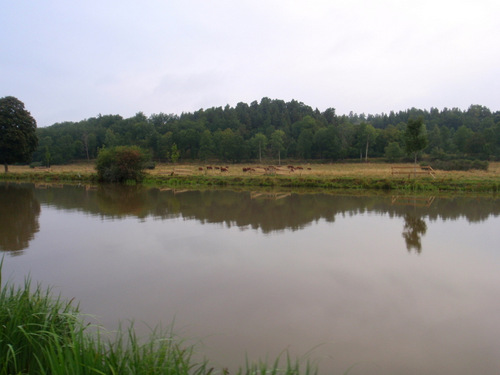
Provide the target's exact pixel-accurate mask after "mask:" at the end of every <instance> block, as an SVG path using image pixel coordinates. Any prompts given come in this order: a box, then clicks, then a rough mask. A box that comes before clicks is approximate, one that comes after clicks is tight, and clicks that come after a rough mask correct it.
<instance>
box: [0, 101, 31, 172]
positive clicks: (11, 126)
mask: <svg viewBox="0 0 500 375" xmlns="http://www.w3.org/2000/svg"><path fill="white" fill-rule="evenodd" d="M37 145H38V137H37V135H36V121H35V119H34V118H33V117H32V116H31V114H30V113H29V112H28V111H27V110H26V109H25V108H24V103H23V102H21V101H20V100H19V99H17V98H15V97H13V96H6V97H4V98H1V99H0V162H2V163H3V165H4V167H5V173H7V172H8V171H9V167H8V165H9V164H12V163H17V162H29V161H30V159H31V156H32V155H33V152H35V150H36V147H37Z"/></svg>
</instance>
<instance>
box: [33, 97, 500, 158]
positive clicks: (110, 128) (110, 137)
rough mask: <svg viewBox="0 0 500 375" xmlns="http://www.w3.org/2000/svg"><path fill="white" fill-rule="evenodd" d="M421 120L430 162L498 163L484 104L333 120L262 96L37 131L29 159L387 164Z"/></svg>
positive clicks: (330, 113) (493, 120) (499, 133)
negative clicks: (127, 152)
mask: <svg viewBox="0 0 500 375" xmlns="http://www.w3.org/2000/svg"><path fill="white" fill-rule="evenodd" d="M419 117H421V118H423V121H424V124H425V129H426V133H427V139H428V144H427V147H426V148H425V150H423V154H424V155H425V156H426V157H428V158H430V159H440V160H445V159H453V158H470V159H481V160H500V112H499V111H497V112H491V111H490V110H489V109H488V108H486V107H484V106H481V105H471V106H470V107H469V108H468V109H467V110H466V111H463V110H460V109H457V108H453V109H447V108H445V109H443V110H438V109H436V108H431V109H430V111H428V110H421V109H415V108H411V109H408V110H406V111H400V112H397V113H396V112H390V113H389V114H379V115H364V114H361V115H358V114H353V113H350V114H349V115H337V114H336V113H335V109H334V108H328V109H326V110H325V111H324V112H320V111H319V110H318V109H313V108H312V107H310V106H308V105H305V104H304V103H301V102H298V101H296V100H292V101H290V102H285V101H283V100H272V99H269V98H263V99H262V100H261V101H260V103H259V102H257V101H254V102H252V103H250V104H246V103H238V104H237V105H236V107H230V106H229V105H226V106H225V107H224V108H223V107H213V108H209V109H200V110H198V111H196V112H193V113H182V114H181V115H176V114H165V113H158V114H152V115H151V116H149V117H147V116H145V115H144V114H143V113H142V112H139V113H137V114H136V115H135V116H133V117H131V118H126V119H125V118H122V117H121V116H119V115H105V116H102V115H99V116H97V117H93V118H89V119H85V120H82V121H80V122H64V123H57V124H54V125H52V126H49V127H44V128H38V129H37V135H38V139H39V145H38V149H37V150H36V152H35V153H34V155H33V161H34V162H38V163H40V164H64V163H69V162H72V161H75V160H82V159H84V160H90V159H94V158H95V157H96V156H97V153H98V151H99V149H101V148H103V147H113V146H121V145H136V146H139V147H141V148H143V149H145V150H148V151H149V152H150V154H151V157H152V158H153V159H154V160H156V161H174V162H175V161H184V162H186V161H207V160H221V161H225V162H243V161H259V160H262V159H273V160H278V159H283V158H289V159H301V160H311V161H312V160H318V161H336V160H345V159H358V160H359V159H361V160H369V158H374V157H376V158H385V159H386V160H388V161H397V160H402V159H403V158H405V157H406V155H405V152H404V150H405V147H404V132H405V129H406V126H407V123H408V121H409V120H410V119H416V118H419Z"/></svg>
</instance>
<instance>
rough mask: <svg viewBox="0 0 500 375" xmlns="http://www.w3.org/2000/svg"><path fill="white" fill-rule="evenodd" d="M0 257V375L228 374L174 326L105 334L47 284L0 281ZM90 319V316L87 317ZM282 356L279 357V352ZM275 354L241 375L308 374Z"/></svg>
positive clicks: (247, 367)
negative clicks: (142, 334)
mask: <svg viewBox="0 0 500 375" xmlns="http://www.w3.org/2000/svg"><path fill="white" fill-rule="evenodd" d="M2 263H3V261H0V285H1V290H0V375H12V374H16V375H21V374H35V375H38V374H40V375H49V374H50V375H58V374H61V375H62V374H64V375H66V374H75V375H78V374H106V375H107V374H109V375H115V374H120V375H128V374H130V375H132V374H134V375H135V374H137V375H141V374H148V375H154V374H168V375H187V374H190V375H210V374H222V375H227V374H229V371H228V370H227V369H220V370H216V369H214V368H213V367H210V366H209V365H208V361H206V360H201V361H200V360H196V359H195V358H194V354H195V351H194V346H193V345H187V344H186V343H185V342H183V340H182V339H180V338H179V337H177V336H175V335H174V333H173V331H172V329H171V328H169V329H167V330H163V329H154V330H152V332H151V335H150V337H148V339H146V340H141V339H140V338H138V337H137V336H136V333H135V330H134V326H133V323H132V324H130V326H129V327H128V328H125V329H122V328H119V329H118V330H117V331H116V332H108V331H106V330H104V329H103V328H102V327H100V326H95V325H91V324H88V323H85V319H84V318H85V316H83V315H82V314H81V313H80V310H79V307H78V305H75V304H74V303H73V301H72V300H70V301H65V300H63V299H61V298H60V297H55V298H54V297H53V295H52V291H51V289H50V288H45V289H44V288H42V286H41V285H40V284H37V285H35V286H34V285H33V284H32V282H31V280H30V279H29V278H28V279H26V281H25V282H24V285H22V286H18V287H16V286H14V285H12V284H11V283H9V282H6V283H2V271H1V269H2ZM87 320H88V318H87ZM280 357H281V356H280ZM280 359H281V358H278V359H277V360H276V361H275V362H274V363H273V364H272V365H268V364H267V362H259V363H257V364H254V363H250V362H247V363H246V365H245V367H243V368H240V369H239V370H238V371H237V374H240V375H243V374H245V375H265V374H287V375H292V374H293V375H298V374H301V373H302V374H312V373H314V372H315V371H314V369H313V367H312V366H310V365H309V363H308V364H307V365H306V367H305V368H304V369H302V368H301V366H300V364H299V362H298V361H292V360H291V359H290V358H288V357H287V358H286V361H285V363H284V365H283V366H282V365H281V363H280V362H281V361H280Z"/></svg>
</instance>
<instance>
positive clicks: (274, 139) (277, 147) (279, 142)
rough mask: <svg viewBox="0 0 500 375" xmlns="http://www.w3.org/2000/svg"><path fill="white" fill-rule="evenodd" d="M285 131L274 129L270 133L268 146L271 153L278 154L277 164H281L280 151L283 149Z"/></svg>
mask: <svg viewBox="0 0 500 375" xmlns="http://www.w3.org/2000/svg"><path fill="white" fill-rule="evenodd" d="M285 136H286V135H285V132H284V131H283V130H275V131H274V132H273V134H271V140H270V142H269V143H270V146H271V150H272V151H273V153H277V154H278V164H279V165H281V152H283V151H285Z"/></svg>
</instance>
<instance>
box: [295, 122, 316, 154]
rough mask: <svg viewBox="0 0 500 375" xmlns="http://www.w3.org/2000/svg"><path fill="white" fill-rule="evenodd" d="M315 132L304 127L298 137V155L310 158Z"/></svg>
mask: <svg viewBox="0 0 500 375" xmlns="http://www.w3.org/2000/svg"><path fill="white" fill-rule="evenodd" d="M313 137H314V136H313V132H312V131H311V130H310V129H304V130H302V131H301V132H300V135H299V137H298V139H297V152H298V156H299V157H300V158H302V159H310V158H311V151H312V146H313V142H314V141H313Z"/></svg>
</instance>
